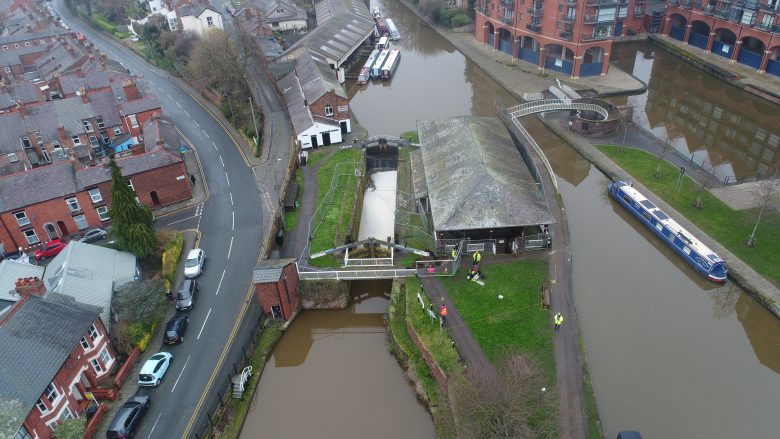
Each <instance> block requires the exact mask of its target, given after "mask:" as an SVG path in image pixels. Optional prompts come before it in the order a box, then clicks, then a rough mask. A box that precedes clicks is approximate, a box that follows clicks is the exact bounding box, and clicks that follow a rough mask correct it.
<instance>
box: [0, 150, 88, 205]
mask: <svg viewBox="0 0 780 439" xmlns="http://www.w3.org/2000/svg"><path fill="white" fill-rule="evenodd" d="M75 193H76V181H75V172H74V171H73V165H72V164H71V163H70V162H67V163H61V164H59V163H58V164H54V165H49V166H42V167H40V168H33V169H31V170H29V171H25V172H19V173H17V174H12V175H7V176H3V177H0V212H6V211H9V210H16V209H19V208H22V207H24V206H29V205H31V204H35V203H40V202H41V201H46V200H51V199H52V198H58V197H64V196H66V195H71V194H75ZM63 203H64V201H63Z"/></svg>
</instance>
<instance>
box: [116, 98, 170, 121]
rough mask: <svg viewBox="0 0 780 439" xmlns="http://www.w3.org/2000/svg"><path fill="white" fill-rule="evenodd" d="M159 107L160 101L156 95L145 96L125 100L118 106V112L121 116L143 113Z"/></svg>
mask: <svg viewBox="0 0 780 439" xmlns="http://www.w3.org/2000/svg"><path fill="white" fill-rule="evenodd" d="M159 108H160V102H159V101H158V100H157V97H156V96H146V97H143V98H141V99H135V100H132V101H125V102H124V103H122V104H120V106H119V114H120V115H122V116H128V115H131V114H138V113H143V112H144V111H149V110H154V109H159Z"/></svg>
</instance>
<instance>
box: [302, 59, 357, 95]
mask: <svg viewBox="0 0 780 439" xmlns="http://www.w3.org/2000/svg"><path fill="white" fill-rule="evenodd" d="M295 73H296V74H297V75H298V80H299V81H300V83H301V88H302V89H303V96H304V97H305V98H306V101H307V102H308V103H309V104H310V105H311V104H312V103H314V102H316V101H317V99H319V98H321V97H322V95H324V94H325V93H327V92H329V91H331V90H332V91H334V92H335V93H336V95H338V96H341V97H343V98H345V99H346V98H347V93H346V92H345V91H344V87H342V86H341V84H339V81H338V79H337V78H336V73H335V72H334V71H333V70H331V68H330V66H329V65H328V64H324V63H322V62H319V61H315V60H314V59H313V58H312V57H311V54H310V53H309V51H308V50H304V51H303V52H302V53H301V54H300V55H298V57H297V58H296V59H295Z"/></svg>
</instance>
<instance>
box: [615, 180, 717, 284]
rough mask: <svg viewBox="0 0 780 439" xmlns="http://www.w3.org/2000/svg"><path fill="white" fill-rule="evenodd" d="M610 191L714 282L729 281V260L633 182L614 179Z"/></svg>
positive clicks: (617, 199) (619, 201)
mask: <svg viewBox="0 0 780 439" xmlns="http://www.w3.org/2000/svg"><path fill="white" fill-rule="evenodd" d="M609 194H610V195H611V196H612V198H614V199H615V200H616V201H617V202H618V203H620V204H622V205H623V207H625V208H626V209H628V210H629V212H631V213H632V214H633V215H634V216H635V217H637V218H638V219H639V221H641V222H642V224H644V225H645V226H647V228H649V229H650V230H652V231H653V232H654V233H655V234H656V235H657V236H658V237H659V238H661V239H662V240H663V241H664V242H666V244H667V245H668V246H669V247H671V248H672V249H673V250H674V251H675V252H676V253H677V254H678V255H680V257H681V258H683V259H684V260H685V261H686V262H688V263H689V264H691V266H693V268H694V269H695V270H696V271H698V272H699V274H701V275H702V276H704V277H706V278H707V279H709V280H711V281H713V282H717V283H723V282H726V277H727V275H728V270H727V269H726V262H725V261H723V259H721V258H720V257H719V256H718V255H716V254H715V252H713V251H712V250H710V249H709V248H708V247H707V246H706V245H704V244H703V243H702V242H701V241H699V240H698V239H696V237H695V236H693V235H692V234H691V233H689V232H688V231H687V230H685V229H684V228H683V227H682V226H681V225H679V224H677V222H676V221H675V220H673V219H671V218H670V217H669V215H667V214H666V213H664V211H662V210H661V209H659V208H658V207H657V206H656V205H655V204H653V203H652V202H651V201H650V200H648V199H647V198H646V197H645V196H644V195H642V194H641V193H639V191H637V190H636V189H634V187H633V186H632V185H631V184H629V183H626V182H624V181H620V180H616V181H613V182H612V183H610V185H609Z"/></svg>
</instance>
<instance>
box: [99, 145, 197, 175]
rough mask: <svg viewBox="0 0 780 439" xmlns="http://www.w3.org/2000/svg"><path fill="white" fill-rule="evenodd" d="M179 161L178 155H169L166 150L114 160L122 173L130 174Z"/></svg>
mask: <svg viewBox="0 0 780 439" xmlns="http://www.w3.org/2000/svg"><path fill="white" fill-rule="evenodd" d="M180 161H181V158H180V157H176V156H174V155H171V154H170V153H169V152H167V151H163V150H157V151H152V152H147V153H144V154H138V155H133V156H129V157H123V158H121V159H119V160H117V161H116V164H117V165H119V167H120V168H121V169H122V175H124V176H128V177H129V176H131V175H133V174H138V173H139V172H144V171H148V170H150V169H157V168H162V167H164V166H169V165H173V164H175V163H178V162H180ZM109 178H110V176H109Z"/></svg>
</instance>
